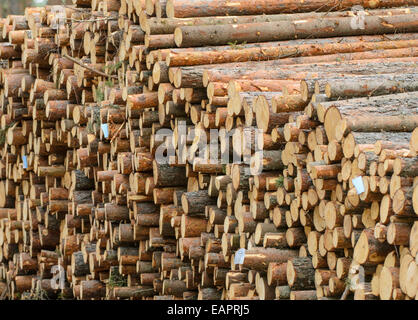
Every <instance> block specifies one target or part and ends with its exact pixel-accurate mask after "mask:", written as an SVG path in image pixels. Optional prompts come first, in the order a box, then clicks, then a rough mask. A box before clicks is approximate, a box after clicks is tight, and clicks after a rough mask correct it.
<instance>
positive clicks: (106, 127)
mask: <svg viewBox="0 0 418 320" xmlns="http://www.w3.org/2000/svg"><path fill="white" fill-rule="evenodd" d="M101 127H102V131H103V135H104V137H105V138H106V139H107V138H109V125H108V124H107V123H102V125H101Z"/></svg>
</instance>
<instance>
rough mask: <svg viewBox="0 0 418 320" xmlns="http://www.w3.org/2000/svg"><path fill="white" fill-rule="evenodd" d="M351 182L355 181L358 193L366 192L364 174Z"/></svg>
mask: <svg viewBox="0 0 418 320" xmlns="http://www.w3.org/2000/svg"><path fill="white" fill-rule="evenodd" d="M351 182H352V183H353V185H354V188H356V191H357V194H360V193H363V192H364V184H363V177H362V176H358V177H357V178H354V179H353V180H351Z"/></svg>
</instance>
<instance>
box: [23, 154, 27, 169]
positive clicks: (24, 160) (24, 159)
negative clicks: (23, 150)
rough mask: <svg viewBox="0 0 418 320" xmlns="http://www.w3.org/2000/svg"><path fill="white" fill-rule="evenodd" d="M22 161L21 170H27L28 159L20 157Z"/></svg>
mask: <svg viewBox="0 0 418 320" xmlns="http://www.w3.org/2000/svg"><path fill="white" fill-rule="evenodd" d="M22 160H23V169H27V168H28V158H27V157H26V156H22Z"/></svg>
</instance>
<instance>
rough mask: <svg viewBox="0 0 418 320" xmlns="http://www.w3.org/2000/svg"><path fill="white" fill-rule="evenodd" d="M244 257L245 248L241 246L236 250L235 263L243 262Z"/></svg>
mask: <svg viewBox="0 0 418 320" xmlns="http://www.w3.org/2000/svg"><path fill="white" fill-rule="evenodd" d="M244 258H245V249H244V248H241V249H239V250H238V251H237V252H235V256H234V264H243V263H244Z"/></svg>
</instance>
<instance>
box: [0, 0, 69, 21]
mask: <svg viewBox="0 0 418 320" xmlns="http://www.w3.org/2000/svg"><path fill="white" fill-rule="evenodd" d="M46 2H47V4H72V1H71V0H48V1H46ZM34 3H35V1H34V0H0V17H1V18H4V17H6V16H7V15H8V14H23V13H24V12H25V8H26V7H33V6H34Z"/></svg>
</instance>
